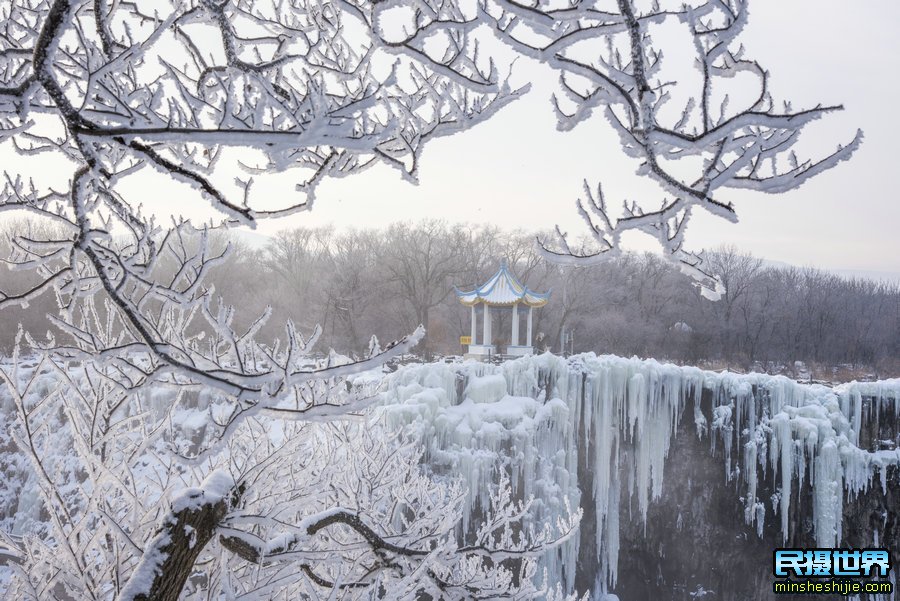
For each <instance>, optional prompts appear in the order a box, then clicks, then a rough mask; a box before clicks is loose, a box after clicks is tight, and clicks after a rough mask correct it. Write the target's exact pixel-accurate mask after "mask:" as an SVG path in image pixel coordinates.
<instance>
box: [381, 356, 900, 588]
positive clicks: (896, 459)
mask: <svg viewBox="0 0 900 601" xmlns="http://www.w3.org/2000/svg"><path fill="white" fill-rule="evenodd" d="M704 393H705V394H704ZM702 399H711V406H709V405H710V403H709V402H708V401H707V406H706V407H704V406H703V403H702ZM383 401H384V407H385V409H384V410H385V412H386V415H387V417H388V419H389V420H391V421H393V422H394V423H396V424H403V425H406V426H408V427H410V428H412V430H413V431H414V432H415V433H416V434H417V435H419V436H421V437H422V438H423V440H424V444H425V445H426V461H427V464H428V465H429V466H430V468H431V469H433V470H434V471H435V472H436V473H446V474H451V475H456V476H459V477H462V478H463V479H464V480H465V482H466V483H467V484H468V489H469V493H468V495H469V496H468V499H467V501H468V518H467V519H477V516H478V514H479V511H480V509H481V507H482V506H483V505H484V503H485V501H486V498H487V495H488V491H489V489H490V487H491V486H492V483H494V482H496V481H497V478H498V476H499V472H500V470H504V471H506V472H507V473H508V474H509V476H510V478H511V480H512V483H513V486H514V490H515V491H516V492H517V494H518V495H520V496H521V497H522V498H527V497H529V496H534V497H536V498H537V499H538V503H536V504H535V510H534V516H533V518H534V519H535V520H539V521H541V522H544V521H546V520H554V519H555V517H556V516H557V515H558V514H559V512H560V511H563V508H564V505H565V503H564V498H565V497H568V499H569V501H570V502H571V503H572V505H573V506H578V505H579V504H581V506H582V507H583V508H584V509H585V512H586V513H587V512H590V511H593V512H594V515H595V517H596V527H594V528H592V530H594V533H595V536H596V540H595V541H590V542H591V543H592V544H590V545H589V546H590V548H592V549H594V550H595V551H596V554H597V557H596V561H597V564H598V565H599V566H600V570H599V571H600V574H599V575H598V576H597V584H596V590H598V591H607V590H611V589H612V588H613V587H614V586H615V583H616V578H617V564H618V554H619V536H620V532H619V523H620V506H625V507H630V508H634V507H636V508H637V510H638V512H639V515H640V518H641V519H642V520H643V521H644V530H645V532H646V530H647V528H648V525H647V520H646V518H647V510H648V507H649V505H650V503H652V502H653V501H654V500H656V499H658V498H659V497H660V496H661V494H662V492H663V485H664V483H663V476H664V468H665V465H666V461H667V460H668V461H674V460H676V459H670V458H668V455H669V448H670V443H671V442H672V439H673V436H674V435H675V434H676V431H677V430H678V426H679V424H680V422H681V420H682V419H690V420H691V423H692V424H693V426H692V429H693V430H695V431H696V434H697V436H698V437H701V438H708V439H709V446H710V450H711V452H713V453H715V454H716V455H717V456H721V457H722V458H723V463H724V476H723V483H725V482H726V481H727V482H729V484H730V485H731V486H733V487H734V489H735V502H736V503H739V502H743V503H744V516H745V520H746V523H747V524H748V525H752V526H755V528H756V531H757V533H758V535H759V536H762V533H763V527H764V524H765V520H766V519H767V510H771V511H772V512H773V513H778V514H780V521H781V534H782V539H783V540H787V538H788V535H789V532H790V528H791V527H792V525H791V524H790V520H789V515H790V503H791V499H792V495H791V492H792V490H793V491H795V492H796V491H797V490H799V488H800V487H801V486H802V484H803V482H804V481H807V482H808V483H809V484H810V486H811V487H812V491H813V492H812V495H813V517H814V531H815V538H816V542H817V544H818V545H819V546H822V547H830V546H835V545H839V544H840V543H841V531H842V520H843V514H842V504H843V502H844V499H845V497H846V496H847V495H855V494H858V493H861V492H863V491H866V490H867V489H868V488H869V487H870V486H872V483H873V480H875V479H876V478H877V479H878V480H879V481H880V484H881V487H882V488H884V487H885V478H886V473H887V469H888V466H891V465H896V464H898V463H900V450H897V449H896V448H893V449H888V450H884V449H883V450H873V451H869V450H866V449H864V448H860V446H859V441H860V432H861V429H862V428H863V427H866V425H867V424H871V422H872V420H874V421H875V422H876V423H877V422H878V420H879V419H882V417H889V418H890V419H893V420H895V422H896V420H898V418H900V380H888V381H882V382H876V383H851V384H846V385H842V386H838V387H836V388H828V387H825V386H821V385H804V384H798V383H796V382H794V381H792V380H789V379H787V378H785V377H782V376H768V375H764V374H747V375H737V374H732V373H715V372H709V371H703V370H700V369H697V368H692V367H678V366H674V365H664V364H661V363H659V362H657V361H654V360H639V359H636V358H633V359H623V358H620V357H615V356H596V355H594V354H583V355H578V356H574V357H571V358H568V359H564V358H561V357H556V356H554V355H550V354H544V355H539V356H532V357H523V358H521V359H517V360H515V361H509V362H506V363H503V364H501V365H490V364H482V363H475V362H465V363H456V364H446V363H435V364H427V365H413V366H408V367H406V368H403V369H401V370H399V371H398V372H397V373H396V374H393V375H392V376H390V378H389V381H388V388H387V392H386V393H385V394H384V399H383ZM875 431H876V432H878V428H877V427H876V428H875ZM895 442H896V441H895ZM579 462H581V464H582V465H581V466H580V467H581V468H582V469H579ZM579 475H580V480H581V482H579ZM764 478H770V479H771V481H772V482H773V485H774V488H775V489H776V490H777V493H776V494H775V496H774V498H772V499H768V498H767V499H761V498H758V494H757V493H758V490H759V487H760V483H761V482H763V480H762V479H764ZM794 496H795V497H796V494H795V495H794ZM582 497H584V499H586V500H589V501H590V503H591V505H592V506H591V507H587V506H585V505H586V504H587V503H582V502H581V501H582ZM622 518H623V519H627V516H622ZM468 529H469V524H468V522H467V523H466V524H464V531H468ZM580 544H581V545H585V540H584V535H582V538H581V540H580V541H579V540H578V539H573V541H572V542H571V543H569V544H567V545H566V547H565V548H564V549H562V550H561V551H558V552H554V553H552V554H551V556H548V557H547V558H546V560H545V567H546V568H547V569H548V570H550V573H551V574H553V575H555V577H556V579H557V580H558V581H559V582H562V583H565V585H566V586H567V588H569V589H570V590H571V589H572V587H573V585H574V578H575V570H574V569H573V568H572V567H571V566H575V565H576V559H577V558H578V554H579V548H578V547H579V545H580ZM566 566H569V567H568V568H567V567H566Z"/></svg>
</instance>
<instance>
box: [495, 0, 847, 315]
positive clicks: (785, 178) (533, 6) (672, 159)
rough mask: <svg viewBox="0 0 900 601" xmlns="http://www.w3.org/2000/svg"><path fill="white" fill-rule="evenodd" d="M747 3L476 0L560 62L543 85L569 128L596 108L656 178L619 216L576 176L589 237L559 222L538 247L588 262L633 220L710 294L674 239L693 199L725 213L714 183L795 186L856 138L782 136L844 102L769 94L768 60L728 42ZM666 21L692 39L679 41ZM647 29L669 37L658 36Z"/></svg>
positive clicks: (519, 46)
mask: <svg viewBox="0 0 900 601" xmlns="http://www.w3.org/2000/svg"><path fill="white" fill-rule="evenodd" d="M748 4H749V0H699V1H698V0H695V1H692V2H681V1H680V0H679V1H677V2H668V1H665V0H653V2H637V1H635V0H616V1H615V2H607V1H604V0H591V1H588V2H568V1H562V2H560V1H556V0H537V1H536V2H519V1H518V0H483V2H482V6H483V9H484V11H485V13H486V14H487V15H489V17H490V18H491V19H492V20H493V21H494V25H495V28H496V30H497V32H498V34H499V35H500V37H501V39H503V40H504V41H505V42H507V43H508V44H509V45H510V46H511V47H512V48H514V49H515V50H517V51H519V52H521V53H523V54H525V55H526V56H530V57H533V58H535V59H537V60H540V61H542V62H544V63H546V64H548V65H549V66H551V67H552V68H554V69H556V70H557V71H558V72H559V78H560V79H559V81H560V93H559V94H558V95H555V96H554V97H553V105H554V107H555V109H556V114H557V118H558V128H559V129H560V130H564V131H565V130H569V129H572V128H573V127H575V126H576V125H578V124H579V123H581V122H582V121H584V120H586V119H587V118H589V117H590V116H591V114H592V113H593V112H594V111H595V110H599V111H601V112H602V113H603V115H604V116H605V118H606V120H607V121H608V122H609V123H610V124H611V125H612V127H613V129H614V130H615V131H616V132H617V133H618V135H619V138H620V141H621V144H622V148H623V150H624V151H625V153H626V154H627V155H628V156H630V157H633V158H635V159H638V160H639V161H640V166H639V167H638V170H637V173H638V174H639V175H645V176H647V177H649V178H651V179H652V180H653V181H654V182H656V183H657V184H658V185H659V188H660V193H661V194H660V198H659V200H658V201H657V202H656V203H655V204H653V205H650V204H649V203H648V202H644V201H641V202H638V201H634V200H625V201H624V202H623V209H624V211H623V213H622V215H621V217H619V218H616V215H615V214H614V213H613V212H612V211H611V210H610V208H609V207H608V206H607V203H606V200H605V198H604V196H603V193H602V191H601V189H600V187H599V186H598V187H597V190H596V192H594V191H593V190H591V189H590V186H589V185H588V184H587V183H585V197H584V198H583V199H581V200H579V202H578V209H579V212H580V214H581V215H582V217H583V218H584V220H585V221H586V223H587V225H588V227H589V229H590V234H591V236H592V237H593V241H594V242H595V243H596V244H595V248H594V249H593V250H591V249H584V248H577V247H570V246H569V242H568V239H567V238H568V237H567V234H566V233H564V232H561V231H559V232H558V233H559V236H558V240H557V241H553V240H547V241H545V245H544V246H545V253H544V254H545V256H547V257H549V258H551V259H552V260H555V261H560V262H563V263H582V264H585V263H587V264H591V263H596V262H598V261H603V260H607V259H609V258H610V257H612V256H614V255H616V254H617V253H618V251H619V250H620V241H621V236H622V234H623V233H625V232H627V231H640V232H644V233H646V234H649V235H650V236H652V237H654V238H655V239H657V240H658V241H659V243H660V245H661V246H662V248H663V249H664V251H665V254H666V255H667V256H668V257H669V258H670V260H672V261H673V262H675V263H676V264H677V265H679V266H680V267H681V269H682V271H684V272H685V273H687V274H688V275H690V276H692V277H693V278H694V279H695V280H696V281H697V282H698V284H699V285H700V286H702V291H703V292H704V294H705V295H706V296H709V297H710V298H714V299H715V298H718V297H719V296H720V295H721V293H722V284H721V282H718V281H717V280H716V278H715V276H714V275H713V273H712V272H711V271H710V269H709V268H707V267H706V266H705V265H704V264H703V258H702V256H701V255H699V254H697V253H694V252H691V251H689V250H687V249H686V248H685V246H684V236H685V230H686V227H687V224H688V223H689V221H690V217H691V213H692V211H694V210H695V209H704V210H706V211H709V212H711V213H712V214H714V215H716V216H719V217H722V218H724V219H727V220H729V221H732V222H733V221H736V220H737V215H736V213H735V208H734V206H733V205H732V204H731V202H729V201H728V200H726V199H725V198H723V197H722V192H723V191H725V190H727V189H738V188H741V189H749V190H757V191H761V192H766V193H769V194H778V193H781V192H785V191H787V190H792V189H794V188H796V187H798V186H800V185H801V184H803V183H804V182H805V181H807V180H808V179H810V178H811V177H814V176H815V175H818V174H819V173H822V172H823V171H825V170H827V169H830V168H831V167H834V166H835V165H836V164H838V163H839V162H841V161H843V160H846V159H848V158H849V157H850V156H851V155H852V154H853V152H854V151H855V150H856V149H857V148H858V147H859V145H860V143H861V141H862V132H857V134H856V136H855V137H854V138H853V140H851V141H850V142H849V143H847V144H845V145H838V146H837V149H836V150H834V151H833V152H830V153H826V154H825V156H824V157H822V158H819V159H801V158H799V157H798V156H797V154H796V153H795V152H794V150H793V147H794V145H795V144H796V142H797V141H798V139H799V137H800V132H801V131H802V130H803V128H804V127H805V126H806V125H808V124H809V123H811V122H813V121H815V120H817V119H819V118H821V117H823V116H825V115H826V114H828V113H830V112H834V111H838V110H841V109H842V108H843V107H841V106H822V105H817V106H815V107H812V108H810V109H805V110H796V109H794V108H793V107H792V105H791V103H790V102H783V103H782V102H779V101H776V100H775V98H774V97H773V96H772V94H771V91H770V89H769V73H768V71H767V70H766V69H765V68H764V67H763V66H762V65H760V64H759V63H758V62H756V61H755V60H753V59H751V58H748V57H747V56H746V53H745V50H744V47H743V46H742V45H741V44H740V43H739V42H738V37H739V35H740V34H741V31H742V30H743V28H744V27H745V26H746V24H747V20H748ZM675 29H677V30H680V32H681V36H682V38H685V37H686V38H687V42H686V43H682V46H683V47H691V48H693V52H679V51H678V46H677V44H678V43H680V42H681V41H679V40H678V39H676V38H674V37H673V36H674V35H675V34H673V30H675ZM657 35H658V37H660V38H663V37H665V38H666V39H667V40H669V42H668V43H671V44H672V46H674V47H675V48H674V49H669V48H668V47H664V46H663V45H662V44H659V43H656V42H655V37H654V36H657ZM682 41H683V40H682ZM664 55H665V56H664ZM692 72H693V73H692ZM554 242H558V243H554Z"/></svg>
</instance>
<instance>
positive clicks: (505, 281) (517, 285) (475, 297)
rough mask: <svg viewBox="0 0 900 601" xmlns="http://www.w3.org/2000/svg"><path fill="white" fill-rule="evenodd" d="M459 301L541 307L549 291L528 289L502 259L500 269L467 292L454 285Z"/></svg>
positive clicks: (466, 303)
mask: <svg viewBox="0 0 900 601" xmlns="http://www.w3.org/2000/svg"><path fill="white" fill-rule="evenodd" d="M454 290H456V296H457V298H459V301H460V302H461V303H462V304H464V305H467V306H472V305H476V304H478V303H484V304H486V305H489V306H498V307H511V306H512V305H514V304H516V303H522V304H524V305H527V306H529V307H543V306H544V305H546V304H547V302H548V301H549V300H550V291H549V290H548V291H547V292H544V293H540V292H535V291H533V290H529V289H528V288H526V287H525V286H523V285H522V282H520V281H519V278H517V277H516V276H515V275H514V274H513V273H512V272H511V271H510V270H509V267H507V265H506V261H504V262H503V263H502V264H501V265H500V270H499V271H498V272H497V273H495V274H494V275H492V276H491V277H490V278H489V279H488V281H487V282H485V283H484V284H482V285H481V286H479V287H478V288H476V289H474V290H471V291H469V292H463V291H462V290H460V289H459V288H456V287H455V286H454Z"/></svg>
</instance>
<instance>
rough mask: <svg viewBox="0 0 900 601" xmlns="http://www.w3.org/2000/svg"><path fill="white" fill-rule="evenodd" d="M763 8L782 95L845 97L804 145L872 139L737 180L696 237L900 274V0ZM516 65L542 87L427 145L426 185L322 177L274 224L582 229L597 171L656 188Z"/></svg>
mask: <svg viewBox="0 0 900 601" xmlns="http://www.w3.org/2000/svg"><path fill="white" fill-rule="evenodd" d="M750 7H751V13H750V24H749V26H748V28H747V29H746V30H745V32H744V34H743V36H742V38H741V39H742V41H743V43H744V44H745V46H746V48H747V51H748V56H749V57H751V58H756V59H757V60H758V61H760V62H761V63H762V65H763V66H764V67H766V68H767V69H769V71H770V72H771V89H772V91H773V93H774V95H775V97H776V99H791V100H792V101H793V102H794V108H805V107H809V106H813V105H815V104H817V103H819V102H821V103H823V104H843V105H844V106H845V109H846V110H845V111H844V112H843V113H841V114H836V115H831V116H829V117H827V118H825V119H823V120H821V121H820V122H818V123H815V124H814V125H813V126H811V127H810V128H809V129H808V130H805V131H807V132H808V133H806V134H805V137H806V140H805V145H804V146H805V147H807V148H809V147H813V148H815V149H817V150H820V152H822V153H825V152H831V151H833V150H834V148H835V147H836V146H837V144H838V143H846V142H848V141H850V140H851V139H852V137H853V135H854V133H855V131H856V129H857V128H861V129H862V130H863V131H864V132H865V141H864V143H863V145H862V147H861V149H860V150H859V151H858V152H857V153H856V154H855V155H854V157H853V159H852V160H851V161H850V162H845V163H842V164H840V165H839V166H838V167H837V168H835V169H833V170H831V171H829V172H826V173H824V174H822V175H820V176H819V177H817V178H814V179H813V180H812V181H810V182H808V183H807V184H806V185H805V186H803V187H802V188H800V189H799V190H796V191H793V192H790V193H787V194H782V195H776V196H772V195H765V194H759V193H753V192H745V191H737V192H732V191H727V190H726V191H724V192H723V193H722V194H723V195H724V196H722V197H720V200H721V198H725V199H726V200H731V201H733V202H734V203H735V205H736V207H737V211H738V216H739V218H740V221H739V223H738V224H729V223H727V222H725V221H724V220H721V219H716V218H713V217H711V216H708V215H703V214H702V213H700V212H697V213H696V216H695V218H694V222H693V223H692V224H691V227H690V230H689V234H688V245H689V246H692V247H693V248H702V247H706V248H710V247H715V246H717V245H720V244H723V243H732V244H734V245H736V246H737V247H739V248H740V249H742V250H746V251H751V252H753V253H754V254H756V255H759V256H762V257H765V258H767V259H771V260H775V261H783V262H787V263H791V264H795V265H800V266H806V265H814V266H821V267H827V268H832V269H852V270H867V271H884V272H900V236H898V229H900V204H898V199H897V192H896V190H897V183H896V182H897V174H898V172H900V166H898V165H897V163H898V158H900V157H898V153H897V150H896V148H897V142H898V141H900V118H898V108H897V106H896V105H897V101H898V95H897V92H898V89H900V85H898V81H900V36H898V35H897V34H896V27H897V25H898V23H900V3H896V2H891V1H888V0H867V1H863V2H848V1H847V0H754V1H753V2H751V4H750ZM656 41H657V42H658V41H659V40H656ZM513 73H514V77H513V80H514V81H516V82H519V83H522V82H526V81H532V82H533V83H534V88H533V90H532V92H531V93H530V94H528V95H527V96H526V97H525V98H523V99H521V100H519V101H517V102H514V103H513V104H512V105H510V106H508V107H506V108H505V109H503V110H502V111H501V112H500V113H499V114H498V115H496V116H495V117H494V118H493V119H492V120H491V121H489V122H487V123H484V124H482V125H479V126H477V127H476V128H474V129H472V130H469V131H467V132H463V133H460V134H456V135H453V136H450V137H447V138H442V139H438V140H435V141H433V142H432V143H430V144H429V145H427V146H426V148H425V151H424V153H423V156H422V161H421V172H420V180H421V183H420V184H419V185H418V186H414V185H411V184H408V183H405V182H404V181H402V180H401V179H400V177H399V176H398V175H397V173H396V172H395V171H393V170H391V169H388V168H387V167H378V168H375V169H372V170H369V171H367V172H365V173H363V174H360V175H357V176H353V177H350V178H347V179H343V180H335V181H329V182H326V183H324V184H322V185H321V186H320V188H319V190H318V193H317V202H316V206H315V209H314V210H313V212H312V213H308V214H302V215H298V216H295V217H292V218H290V219H283V220H278V221H274V222H268V223H265V224H263V225H262V226H261V227H260V231H261V232H263V233H271V232H274V231H276V230H277V229H280V228H284V227H291V226H294V225H301V224H306V225H321V224H328V223H330V224H334V225H335V226H337V227H367V226H381V225H386V224H388V223H390V222H393V221H397V220H418V219H423V218H439V219H446V220H449V221H466V222H477V223H490V224H493V225H498V226H501V227H504V228H526V229H538V228H546V227H548V226H551V225H552V224H554V223H559V224H561V225H562V226H563V228H564V229H568V230H570V231H573V232H576V231H578V228H580V227H583V226H582V225H581V222H580V220H579V219H578V218H577V216H576V214H575V210H574V206H575V205H574V202H575V199H576V198H577V197H578V195H579V193H580V191H581V186H582V181H583V180H584V179H585V178H587V179H588V180H589V181H590V182H597V181H601V182H603V185H604V189H605V190H606V192H607V196H608V200H609V202H610V203H611V204H616V205H620V204H621V199H623V198H629V199H637V200H641V199H642V196H641V193H642V190H646V189H647V187H646V185H642V183H641V182H640V181H639V180H638V179H637V178H636V176H633V173H634V169H635V167H636V165H637V163H636V162H634V161H632V160H630V159H627V158H626V157H624V155H623V154H622V152H621V151H620V150H619V148H618V139H617V137H616V136H615V135H614V134H613V132H612V130H611V129H610V128H609V127H608V126H607V125H606V124H605V122H604V120H603V118H602V116H601V115H599V114H598V115H596V116H595V117H593V118H592V120H591V121H588V122H586V123H583V124H582V125H580V126H579V127H577V128H576V129H575V130H574V131H571V132H568V133H558V132H557V131H556V129H555V117H554V115H553V112H552V109H551V107H550V104H549V96H550V94H551V93H552V91H553V90H554V89H555V84H556V76H555V75H554V74H553V73H552V72H551V71H549V70H547V69H545V68H544V67H542V66H541V65H537V64H535V63H528V62H527V61H522V60H520V61H518V63H517V64H516V67H515V70H514V72H513ZM284 191H287V188H285V189H284ZM273 192H274V189H273ZM644 200H647V201H648V205H656V204H657V203H658V202H659V201H658V200H652V199H644ZM650 243H651V244H652V241H650ZM645 246H646V245H645V244H641V243H638V244H637V247H639V248H643V247H645Z"/></svg>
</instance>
